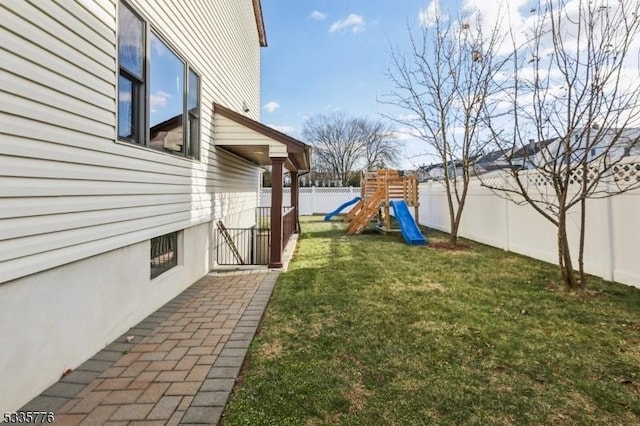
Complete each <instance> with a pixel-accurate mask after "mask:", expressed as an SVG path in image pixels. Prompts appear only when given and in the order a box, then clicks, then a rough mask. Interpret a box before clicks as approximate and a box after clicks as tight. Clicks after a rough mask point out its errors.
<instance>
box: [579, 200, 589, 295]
mask: <svg viewBox="0 0 640 426" xmlns="http://www.w3.org/2000/svg"><path fill="white" fill-rule="evenodd" d="M586 221H587V200H586V198H583V199H582V200H581V201H580V247H579V248H578V271H579V276H580V283H579V286H580V290H584V289H585V288H586V287H587V274H585V273H584V241H585V234H586V228H585V225H586Z"/></svg>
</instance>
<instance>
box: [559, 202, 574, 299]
mask: <svg viewBox="0 0 640 426" xmlns="http://www.w3.org/2000/svg"><path fill="white" fill-rule="evenodd" d="M566 225H567V222H566V212H565V211H564V209H562V210H561V211H560V212H559V214H558V261H559V266H560V272H561V273H562V280H563V281H564V284H565V287H566V288H567V289H568V290H575V289H577V288H578V280H577V279H576V276H575V274H574V273H573V261H572V260H571V249H570V248H569V239H568V238H567V226H566Z"/></svg>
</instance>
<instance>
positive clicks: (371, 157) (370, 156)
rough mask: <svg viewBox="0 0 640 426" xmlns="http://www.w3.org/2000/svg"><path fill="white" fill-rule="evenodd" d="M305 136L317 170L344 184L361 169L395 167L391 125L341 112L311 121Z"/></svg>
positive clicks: (395, 150) (395, 154)
mask: <svg viewBox="0 0 640 426" xmlns="http://www.w3.org/2000/svg"><path fill="white" fill-rule="evenodd" d="M302 135H303V137H304V138H305V140H307V141H308V142H309V143H311V144H312V145H313V147H314V163H316V165H317V166H316V167H317V168H318V169H319V170H323V171H326V172H329V173H330V174H331V175H333V176H334V177H335V178H336V179H338V180H340V181H341V182H342V184H343V185H347V183H348V182H349V178H350V176H351V175H352V174H353V173H354V172H356V171H359V170H360V168H361V167H365V168H369V167H374V166H384V167H387V166H389V165H392V164H393V163H394V162H395V160H396V159H397V157H398V153H399V146H398V145H397V144H396V142H395V139H394V132H393V130H392V129H391V127H390V126H388V125H387V124H385V123H382V122H380V121H378V120H373V119H366V118H353V117H349V116H347V115H346V114H344V113H342V112H335V113H333V114H330V115H324V114H320V115H317V116H314V117H312V118H310V119H309V120H307V121H306V122H305V124H304V128H303V130H302Z"/></svg>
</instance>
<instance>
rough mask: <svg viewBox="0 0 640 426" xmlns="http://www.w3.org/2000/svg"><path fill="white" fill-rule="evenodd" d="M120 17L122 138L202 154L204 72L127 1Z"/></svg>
mask: <svg viewBox="0 0 640 426" xmlns="http://www.w3.org/2000/svg"><path fill="white" fill-rule="evenodd" d="M118 20H119V21H118V61H119V74H118V139H120V140H122V141H125V142H129V143H134V144H137V145H142V146H147V147H149V148H153V149H156V150H159V151H164V152H169V153H172V154H177V155H183V156H186V157H190V158H195V159H198V158H199V157H200V77H199V76H198V74H197V73H196V72H195V71H194V70H193V68H191V66H189V64H188V63H187V61H185V60H184V59H183V58H181V57H180V56H179V55H178V54H177V53H176V52H175V51H174V50H173V49H172V48H171V47H170V46H169V45H168V44H167V43H166V42H164V41H163V40H162V38H161V37H160V36H159V35H158V34H157V33H156V32H155V31H153V29H151V28H150V27H149V25H147V24H146V23H145V22H144V20H143V19H142V18H140V17H139V16H138V15H137V14H135V13H134V12H133V10H131V9H130V8H129V7H128V6H127V5H126V4H124V3H123V2H120V5H119V12H118Z"/></svg>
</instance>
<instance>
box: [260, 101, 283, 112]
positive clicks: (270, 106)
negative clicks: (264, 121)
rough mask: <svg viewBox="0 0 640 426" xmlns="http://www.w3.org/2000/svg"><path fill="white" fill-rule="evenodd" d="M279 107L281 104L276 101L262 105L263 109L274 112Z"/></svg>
mask: <svg viewBox="0 0 640 426" xmlns="http://www.w3.org/2000/svg"><path fill="white" fill-rule="evenodd" d="M278 108H280V104H279V103H277V102H275V101H271V102H267V103H266V104H264V105H263V106H262V109H263V110H265V111H267V112H274V111H275V110H277V109H278Z"/></svg>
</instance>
